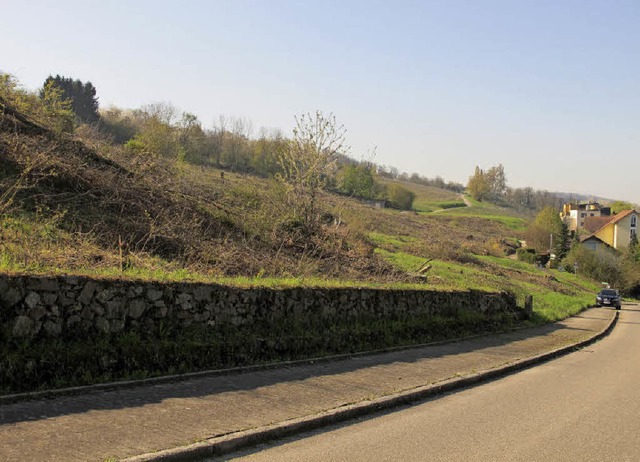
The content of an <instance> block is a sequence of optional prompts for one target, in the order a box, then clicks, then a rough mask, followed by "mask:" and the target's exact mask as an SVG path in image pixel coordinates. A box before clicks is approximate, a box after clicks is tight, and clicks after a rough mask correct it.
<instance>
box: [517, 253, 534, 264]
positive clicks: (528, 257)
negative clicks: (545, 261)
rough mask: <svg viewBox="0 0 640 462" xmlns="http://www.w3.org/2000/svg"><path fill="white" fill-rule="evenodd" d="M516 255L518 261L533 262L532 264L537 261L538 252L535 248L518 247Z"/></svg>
mask: <svg viewBox="0 0 640 462" xmlns="http://www.w3.org/2000/svg"><path fill="white" fill-rule="evenodd" d="M516 256H517V258H518V261H523V262H525V263H531V264H532V265H533V264H534V263H535V262H536V252H535V250H533V249H518V250H516Z"/></svg>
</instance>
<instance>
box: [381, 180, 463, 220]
mask: <svg viewBox="0 0 640 462" xmlns="http://www.w3.org/2000/svg"><path fill="white" fill-rule="evenodd" d="M380 181H381V182H382V183H383V184H391V183H396V184H399V185H400V186H402V187H403V188H405V189H407V190H409V191H411V192H412V193H414V194H415V195H416V198H415V200H414V201H413V209H414V210H416V211H418V212H432V211H434V210H439V209H446V208H451V207H463V206H464V202H463V201H462V199H460V196H459V195H458V194H457V193H455V192H453V191H449V190H448V189H442V188H436V187H434V186H425V185H421V184H415V183H410V182H408V181H400V180H390V179H387V178H381V179H380Z"/></svg>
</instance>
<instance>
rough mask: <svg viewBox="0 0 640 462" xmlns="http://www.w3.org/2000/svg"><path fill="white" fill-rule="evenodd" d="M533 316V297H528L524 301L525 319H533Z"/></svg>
mask: <svg viewBox="0 0 640 462" xmlns="http://www.w3.org/2000/svg"><path fill="white" fill-rule="evenodd" d="M531 316H533V295H527V296H526V297H525V299H524V317H525V319H531Z"/></svg>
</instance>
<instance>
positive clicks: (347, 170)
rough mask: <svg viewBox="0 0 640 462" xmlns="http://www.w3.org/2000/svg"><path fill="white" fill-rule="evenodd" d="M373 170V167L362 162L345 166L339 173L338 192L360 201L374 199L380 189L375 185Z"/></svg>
mask: <svg viewBox="0 0 640 462" xmlns="http://www.w3.org/2000/svg"><path fill="white" fill-rule="evenodd" d="M374 169H375V167H374V165H372V164H369V163H364V162H363V163H359V164H357V165H347V166H346V167H344V168H343V169H342V171H341V172H340V178H339V188H340V190H341V191H342V192H344V193H346V194H349V195H352V196H355V197H360V198H362V199H374V198H376V197H377V196H378V195H379V193H380V187H379V186H377V184H376V181H375V176H374Z"/></svg>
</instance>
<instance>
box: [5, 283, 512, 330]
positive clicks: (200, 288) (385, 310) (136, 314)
mask: <svg viewBox="0 0 640 462" xmlns="http://www.w3.org/2000/svg"><path fill="white" fill-rule="evenodd" d="M515 305H516V304H515V299H514V298H513V296H511V295H509V294H505V293H486V292H479V291H466V292H437V291H429V290H380V289H357V288H338V289H313V288H292V289H266V288H252V289H240V288H232V287H226V286H219V285H205V284H191V283H167V284H161V283H155V282H139V281H114V280H95V279H89V278H84V277H74V276H61V277H29V276H6V275H0V322H1V323H2V328H3V331H4V332H5V333H6V334H8V335H11V336H14V338H34V337H58V336H60V335H63V334H64V333H65V332H68V331H69V330H73V332H77V333H80V335H82V333H86V334H91V333H93V332H102V333H117V332H120V331H123V330H144V331H153V330H154V329H156V328H157V327H158V325H159V324H160V323H164V324H165V325H167V324H168V325H171V326H172V327H174V328H180V327H188V326H193V325H204V326H217V327H222V326H226V327H232V326H238V327H239V326H242V327H243V329H247V328H248V329H251V327H252V326H256V327H257V326H260V328H261V330H264V329H265V328H268V326H269V325H275V324H278V323H279V322H280V321H281V320H283V319H287V320H288V321H291V319H297V320H300V322H301V323H303V324H304V325H309V326H313V327H314V328H315V329H318V328H320V329H322V326H323V325H324V324H329V323H335V322H336V321H340V322H343V321H347V322H349V320H354V319H358V318H362V317H365V318H367V319H400V318H405V317H407V316H412V315H429V314H442V315H455V314H456V313H458V312H460V311H472V312H482V313H484V314H489V315H491V314H497V313H504V312H512V311H514V310H515V309H516V306H515Z"/></svg>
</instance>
